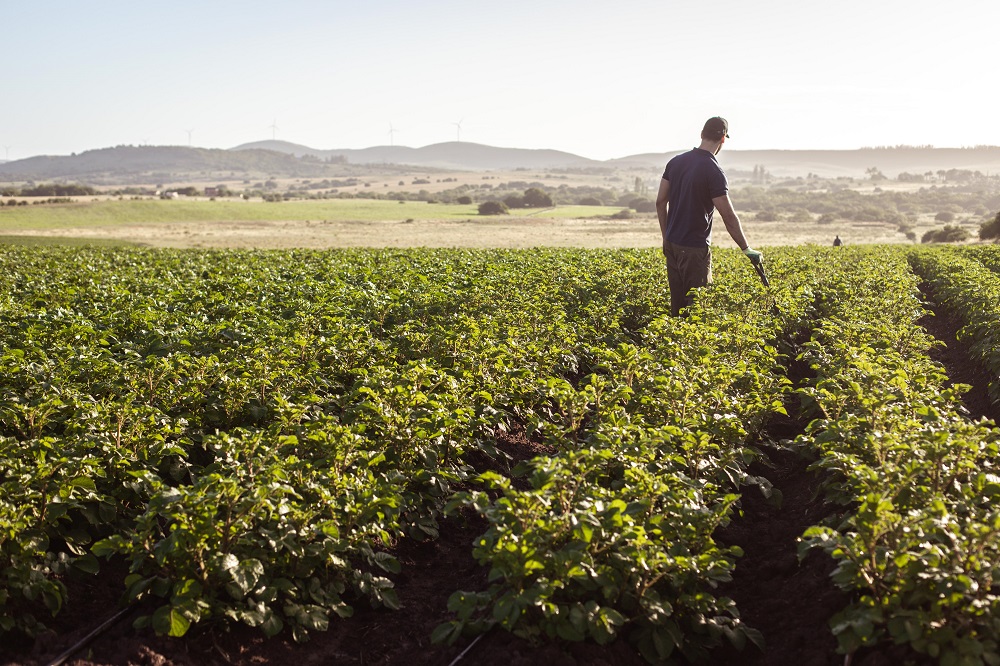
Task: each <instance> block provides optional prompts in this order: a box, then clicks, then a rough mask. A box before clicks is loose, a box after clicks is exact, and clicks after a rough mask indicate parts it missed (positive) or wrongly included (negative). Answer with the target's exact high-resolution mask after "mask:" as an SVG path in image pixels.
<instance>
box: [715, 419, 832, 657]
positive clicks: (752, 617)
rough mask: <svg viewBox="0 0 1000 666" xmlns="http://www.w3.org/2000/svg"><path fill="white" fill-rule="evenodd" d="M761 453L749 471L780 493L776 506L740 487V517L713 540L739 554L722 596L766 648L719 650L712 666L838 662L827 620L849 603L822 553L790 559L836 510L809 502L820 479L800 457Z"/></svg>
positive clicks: (786, 451)
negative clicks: (809, 532) (812, 528)
mask: <svg viewBox="0 0 1000 666" xmlns="http://www.w3.org/2000/svg"><path fill="white" fill-rule="evenodd" d="M789 434H790V435H792V436H794V433H789ZM764 451H765V453H766V455H767V460H766V461H764V462H762V463H755V464H754V465H753V466H751V469H750V473H751V474H754V475H761V476H764V477H766V478H767V479H769V480H770V481H771V482H772V483H773V484H774V488H775V489H777V490H779V491H780V492H781V500H780V505H779V504H778V503H777V501H775V499H773V498H772V499H767V498H765V497H764V495H763V493H761V492H760V491H759V490H758V489H755V488H747V489H745V491H744V493H743V497H742V499H741V500H740V509H741V513H742V516H741V517H739V518H737V519H735V520H733V521H732V522H731V523H730V524H729V525H728V526H727V527H725V528H724V529H722V530H721V531H720V533H719V535H718V537H719V541H720V542H722V543H725V544H727V545H737V546H740V547H741V548H742V549H743V553H744V554H743V557H742V558H741V559H740V560H739V561H738V562H737V564H736V571H735V573H734V576H733V582H732V583H731V584H729V585H728V586H727V587H726V588H725V589H723V590H721V592H722V593H723V594H726V595H728V596H729V597H731V598H732V599H733V600H734V601H735V602H736V607H737V608H739V609H740V617H741V619H742V620H743V622H745V623H746V624H747V625H749V626H751V627H753V628H755V629H757V630H759V631H760V632H761V633H762V634H763V635H764V641H765V650H764V652H761V651H759V650H757V649H755V648H753V647H749V646H748V647H747V648H746V649H745V650H744V651H743V652H742V653H733V652H731V651H723V652H724V653H723V654H722V655H720V656H721V657H722V658H721V659H719V660H715V661H714V662H713V663H717V664H747V665H752V666H765V665H772V664H773V665H775V666H777V665H779V664H798V665H801V666H833V665H834V664H842V663H843V661H844V657H843V655H838V654H837V653H836V649H837V642H836V640H835V639H834V636H833V634H832V633H831V632H830V625H829V622H830V618H831V617H832V616H833V615H834V614H835V613H836V612H838V611H840V610H842V609H843V608H844V607H845V606H846V605H847V604H848V601H849V599H848V598H847V596H846V595H845V594H844V593H843V592H841V591H839V590H838V589H837V588H836V587H835V586H834V585H833V583H832V582H831V580H830V573H831V572H832V571H833V567H834V563H833V561H832V560H831V559H830V558H829V557H828V556H827V555H826V554H824V553H822V552H819V551H814V552H812V553H809V554H808V555H807V556H806V557H805V558H804V559H803V560H802V561H801V562H800V561H799V559H798V555H797V547H798V538H799V537H800V536H802V533H803V532H804V531H805V530H806V528H808V527H810V526H812V525H817V524H820V523H821V522H822V521H823V519H825V518H827V517H829V516H830V515H831V514H833V513H835V511H836V507H832V506H830V505H829V504H828V503H827V502H825V501H824V500H823V498H822V497H819V496H816V491H817V489H818V488H819V487H820V481H821V480H820V478H819V477H818V476H817V475H816V474H815V473H813V472H810V471H808V470H807V469H806V468H807V467H808V464H809V462H808V461H807V460H806V459H805V458H803V457H802V456H801V455H800V454H799V453H797V452H795V451H792V450H789V449H785V448H769V449H764Z"/></svg>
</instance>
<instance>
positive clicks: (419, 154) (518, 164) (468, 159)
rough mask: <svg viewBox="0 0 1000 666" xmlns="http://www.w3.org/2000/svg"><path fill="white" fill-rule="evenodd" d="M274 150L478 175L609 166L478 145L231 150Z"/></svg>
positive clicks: (273, 144)
mask: <svg viewBox="0 0 1000 666" xmlns="http://www.w3.org/2000/svg"><path fill="white" fill-rule="evenodd" d="M261 149H264V150H273V151H277V152H282V153H288V154H290V155H295V156H296V157H302V156H306V155H312V156H315V157H317V158H319V159H327V158H337V157H342V158H344V159H346V160H347V161H348V162H349V163H350V164H407V165H411V166H421V167H432V168H436V169H455V170H461V171H468V170H472V171H478V170H492V169H519V168H523V169H562V168H586V167H600V166H607V165H605V164H604V163H603V162H600V161H597V160H591V159H588V158H586V157H580V156H579V155H574V154H572V153H564V152H562V151H558V150H528V149H525V148H497V147H495V146H484V145H482V144H479V143H468V142H462V141H449V142H446V143H435V144H432V145H430V146H424V147H423V148H408V147H406V146H375V147H372V148H362V149H357V150H352V149H340V150H316V149H314V148H309V147H308V146H301V145H298V144H294V143H288V142H285V141H257V142H254V143H245V144H243V145H241V146H236V147H235V148H233V149H232V150H261Z"/></svg>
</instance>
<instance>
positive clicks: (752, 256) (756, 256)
mask: <svg viewBox="0 0 1000 666" xmlns="http://www.w3.org/2000/svg"><path fill="white" fill-rule="evenodd" d="M743 254H745V255H747V259H749V260H750V263H751V264H754V265H756V264H759V263H761V262H762V261H764V253H763V252H758V251H757V250H755V249H753V248H752V247H750V246H749V245H747V249H745V250H743Z"/></svg>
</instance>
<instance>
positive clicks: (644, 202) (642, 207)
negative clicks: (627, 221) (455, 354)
mask: <svg viewBox="0 0 1000 666" xmlns="http://www.w3.org/2000/svg"><path fill="white" fill-rule="evenodd" d="M628 207H629V208H631V209H632V210H634V211H635V212H637V213H655V212H656V202H654V201H650V200H649V199H632V200H631V201H629V202H628Z"/></svg>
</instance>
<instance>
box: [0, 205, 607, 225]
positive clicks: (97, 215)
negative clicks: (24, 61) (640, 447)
mask: <svg viewBox="0 0 1000 666" xmlns="http://www.w3.org/2000/svg"><path fill="white" fill-rule="evenodd" d="M619 210H621V209H620V208H617V207H609V206H557V207H555V208H547V209H541V210H532V209H525V210H524V211H523V213H521V214H523V215H524V216H528V217H537V218H542V217H544V218H551V219H567V218H578V217H599V216H606V215H611V214H613V213H616V212H618V211H619ZM406 219H435V220H437V219H440V220H462V219H490V218H487V217H482V216H480V215H479V213H478V211H477V206H476V205H460V204H436V203H425V202H422V201H405V202H402V203H400V202H398V201H383V200H375V199H325V200H322V201H285V202H280V203H271V202H264V201H242V200H216V201H205V200H196V201H184V200H159V199H157V200H142V201H136V200H128V201H117V200H102V201H87V202H79V203H72V204H46V205H31V206H2V207H0V233H2V232H3V231H4V230H31V229H60V228H76V227H89V226H114V225H125V224H151V223H153V224H155V223H161V222H228V221H246V222H258V221H259V222H265V221H282V220H302V221H306V220H311V221H321V220H330V221H354V220H356V221H364V222H373V221H391V220H406ZM503 219H507V217H504V218H503Z"/></svg>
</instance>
